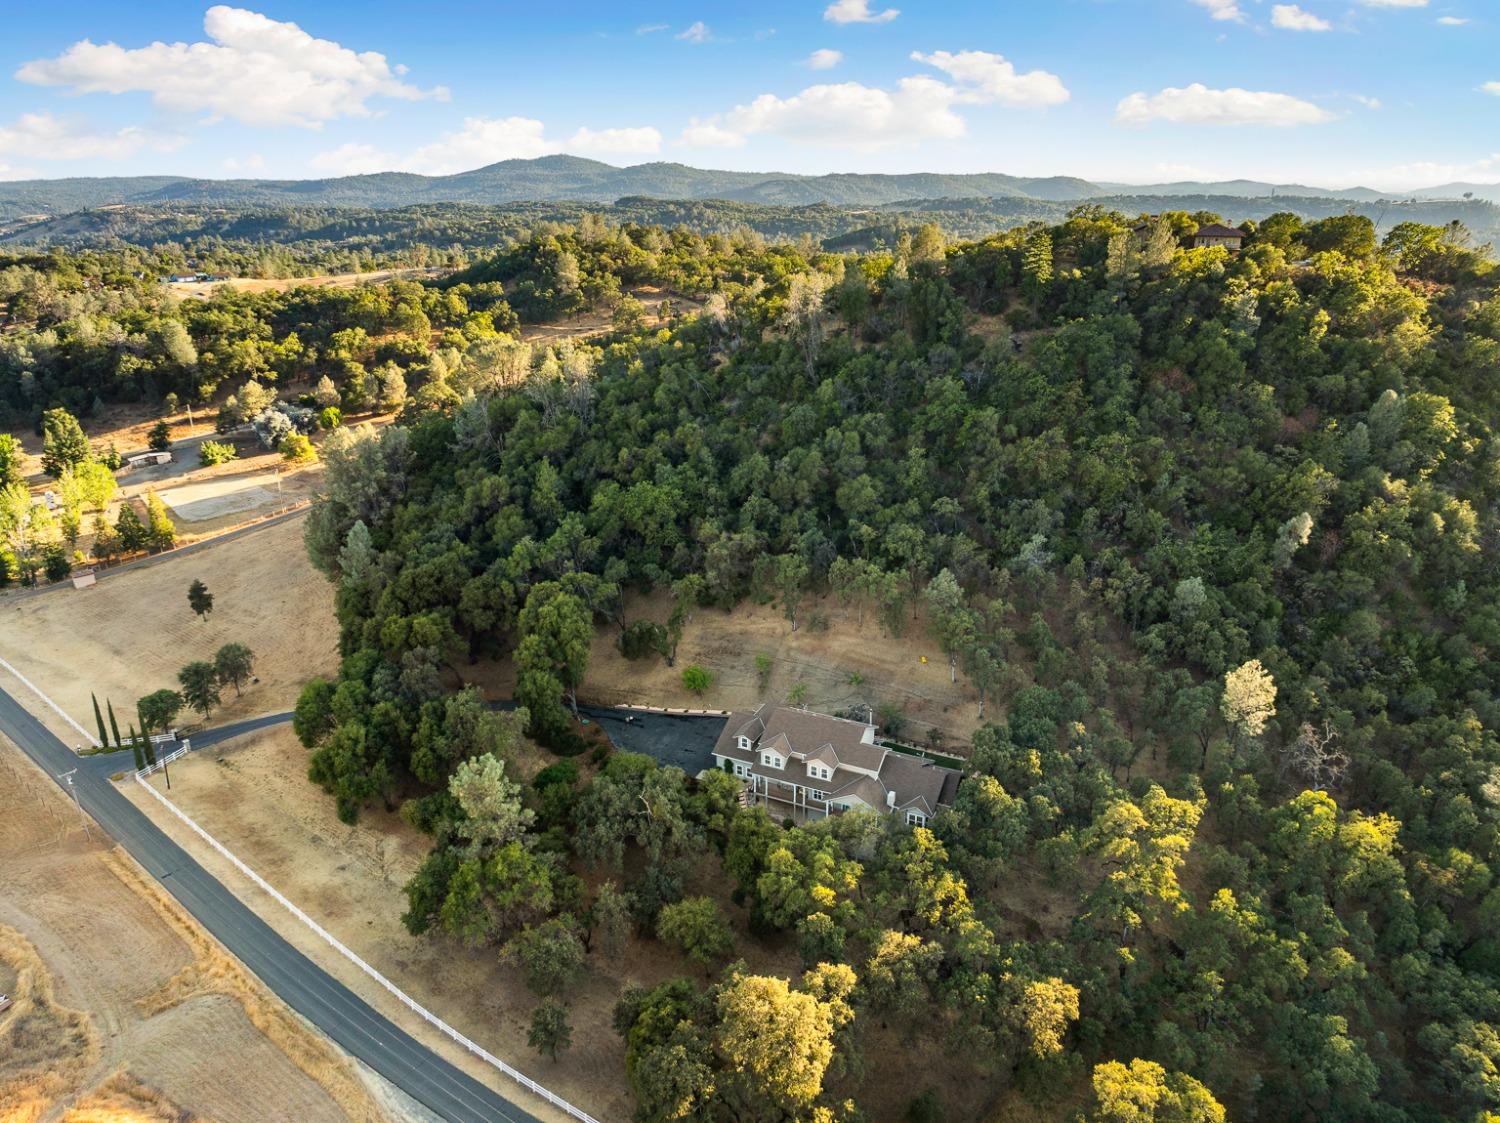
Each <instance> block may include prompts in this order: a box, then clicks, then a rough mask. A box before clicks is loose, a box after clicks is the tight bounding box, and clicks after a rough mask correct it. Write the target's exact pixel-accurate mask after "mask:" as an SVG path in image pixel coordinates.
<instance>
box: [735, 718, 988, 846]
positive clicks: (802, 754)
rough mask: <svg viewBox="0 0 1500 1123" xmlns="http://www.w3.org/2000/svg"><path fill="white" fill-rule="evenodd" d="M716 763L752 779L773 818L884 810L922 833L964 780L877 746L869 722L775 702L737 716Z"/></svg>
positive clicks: (749, 787) (753, 793) (755, 796)
mask: <svg viewBox="0 0 1500 1123" xmlns="http://www.w3.org/2000/svg"><path fill="white" fill-rule="evenodd" d="M714 764H715V765H717V766H718V767H719V768H723V769H728V770H731V771H733V772H734V774H735V775H736V776H738V777H740V779H742V780H744V781H746V785H745V791H746V794H747V795H748V797H749V798H750V799H751V800H753V801H755V802H757V803H764V804H765V805H766V809H767V810H768V811H770V812H772V814H778V813H791V812H800V813H801V814H802V815H803V816H805V817H810V818H822V817H825V816H828V815H839V814H842V813H843V812H845V811H884V812H886V813H887V814H890V815H900V816H901V817H902V819H903V821H905V822H906V823H908V824H910V825H912V826H917V827H922V826H926V825H927V823H928V821H929V820H931V819H932V817H933V816H935V815H936V814H937V813H938V809H939V808H941V807H945V806H947V805H948V804H951V803H952V802H953V795H954V793H955V792H956V791H958V783H959V781H960V780H961V779H962V778H963V776H962V774H961V773H959V772H957V771H955V770H954V769H952V768H943V767H941V766H940V765H936V764H933V763H932V762H931V761H929V760H924V759H922V758H921V757H914V756H908V755H906V754H905V753H899V752H896V751H895V750H893V749H888V748H886V747H884V746H883V745H879V744H877V743H876V741H875V727H874V726H873V725H870V724H869V723H867V722H863V721H850V720H848V719H846V718H839V717H828V716H827V715H825V714H816V713H812V712H810V711H808V710H799V709H792V708H790V707H787V706H772V705H769V704H767V703H762V704H761V705H759V706H757V707H756V708H755V709H754V710H753V711H751V712H750V713H733V714H730V715H729V720H728V721H726V722H725V723H724V731H723V732H722V733H720V734H719V740H718V742H717V743H716V744H715V745H714Z"/></svg>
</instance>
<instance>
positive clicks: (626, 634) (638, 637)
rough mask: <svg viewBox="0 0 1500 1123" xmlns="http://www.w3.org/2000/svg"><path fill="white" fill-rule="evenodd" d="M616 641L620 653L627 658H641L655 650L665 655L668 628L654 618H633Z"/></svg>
mask: <svg viewBox="0 0 1500 1123" xmlns="http://www.w3.org/2000/svg"><path fill="white" fill-rule="evenodd" d="M616 643H617V644H618V646H619V648H620V654H621V655H623V656H625V658H627V659H641V658H644V657H645V656H647V655H650V654H651V653H652V652H653V651H654V652H656V653H657V654H659V655H665V654H666V651H667V630H666V629H665V628H663V627H662V626H661V625H660V624H658V623H656V622H655V621H652V620H632V621H631V622H630V623H629V624H628V625H627V626H626V628H625V630H624V631H623V632H621V633H620V638H619V639H618V640H617V641H616Z"/></svg>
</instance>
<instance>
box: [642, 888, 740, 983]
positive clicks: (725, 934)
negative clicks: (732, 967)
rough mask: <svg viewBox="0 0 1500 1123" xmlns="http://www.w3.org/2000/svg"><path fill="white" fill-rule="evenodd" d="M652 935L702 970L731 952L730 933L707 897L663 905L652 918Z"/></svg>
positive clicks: (732, 937)
mask: <svg viewBox="0 0 1500 1123" xmlns="http://www.w3.org/2000/svg"><path fill="white" fill-rule="evenodd" d="M656 934H657V936H658V937H659V938H660V939H663V940H666V941H667V942H668V943H671V944H676V945H677V948H678V950H679V951H681V952H682V954H683V955H685V956H687V958H688V959H689V960H690V961H691V962H693V963H696V964H698V965H699V966H700V967H703V968H705V969H706V968H708V966H709V965H710V964H712V963H713V962H715V961H716V960H720V959H726V958H728V956H729V955H730V954H731V953H732V952H733V951H734V932H733V931H732V930H731V929H730V927H729V922H728V921H727V920H725V919H724V914H723V913H722V912H720V911H719V906H718V903H717V902H716V901H714V900H712V899H711V898H709V897H688V898H686V899H685V900H682V901H678V902H677V903H676V904H671V905H667V906H666V907H665V908H663V909H662V910H661V913H660V914H659V915H658V916H657V918H656Z"/></svg>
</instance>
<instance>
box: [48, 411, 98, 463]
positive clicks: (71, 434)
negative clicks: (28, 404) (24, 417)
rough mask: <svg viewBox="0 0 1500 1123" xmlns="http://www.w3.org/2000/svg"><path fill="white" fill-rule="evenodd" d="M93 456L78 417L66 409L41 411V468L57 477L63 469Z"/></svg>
mask: <svg viewBox="0 0 1500 1123" xmlns="http://www.w3.org/2000/svg"><path fill="white" fill-rule="evenodd" d="M92 455H93V453H92V451H91V450H90V449H89V442H88V438H87V437H85V436H84V435H83V427H82V426H81V425H79V424H78V419H77V418H76V417H74V416H73V415H72V414H71V413H69V412H68V411H67V410H65V409H49V410H47V412H46V413H44V414H42V470H43V471H44V472H46V473H47V475H49V476H51V477H52V478H53V479H57V478H58V477H59V476H61V475H62V474H63V469H64V468H69V467H76V466H77V465H79V464H82V463H84V462H85V461H87V460H88V459H89V458H90V457H91V456H92Z"/></svg>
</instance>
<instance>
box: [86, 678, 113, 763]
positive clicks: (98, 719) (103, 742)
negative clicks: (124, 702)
mask: <svg viewBox="0 0 1500 1123" xmlns="http://www.w3.org/2000/svg"><path fill="white" fill-rule="evenodd" d="M89 700H90V701H92V702H93V703H94V724H95V725H97V726H98V727H99V746H100V747H101V748H105V749H107V748H109V737H108V736H106V735H105V732H104V715H103V714H101V713H100V712H99V697H98V695H96V694H94V693H93V692H92V691H90V692H89Z"/></svg>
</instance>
